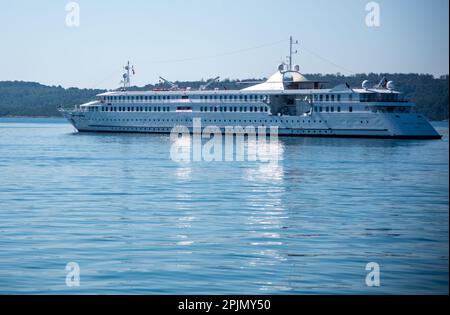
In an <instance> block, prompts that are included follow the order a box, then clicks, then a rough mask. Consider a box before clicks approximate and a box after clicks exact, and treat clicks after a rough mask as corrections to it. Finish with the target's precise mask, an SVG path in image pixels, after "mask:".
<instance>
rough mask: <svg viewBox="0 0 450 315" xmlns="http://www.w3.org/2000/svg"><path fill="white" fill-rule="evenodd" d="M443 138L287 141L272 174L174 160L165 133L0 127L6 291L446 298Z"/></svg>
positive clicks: (1, 288) (0, 288) (0, 285)
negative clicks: (70, 279) (371, 278)
mask: <svg viewBox="0 0 450 315" xmlns="http://www.w3.org/2000/svg"><path fill="white" fill-rule="evenodd" d="M439 128H440V129H439V131H440V132H442V133H444V134H446V135H447V136H445V138H444V140H442V141H400V140H367V139H320V138H280V139H279V140H278V141H279V142H278V144H277V148H276V150H273V151H272V152H277V154H278V155H277V158H276V160H277V163H268V162H261V161H258V160H257V161H238V162H237V161H234V162H203V161H185V162H179V163H178V162H174V161H172V160H170V147H171V144H172V142H171V141H170V139H169V137H168V136H165V135H138V134H93V133H86V134H73V133H72V128H71V127H70V126H69V125H67V124H65V123H59V122H58V123H56V122H55V121H52V120H50V121H46V120H0V174H1V184H0V249H1V250H0V292H2V293H13V292H15V293H64V294H66V293H125V294H126V293H163V294H168V293H174V294H183V293H190V294H196V293H264V294H270V293H295V294H298V293H364V294H365V293H367V294H378V293H391V294H392V293H448V124H447V125H442V126H441V127H439ZM184 141H185V142H184V143H183V144H182V145H183V147H185V148H188V149H189V148H191V146H192V141H190V140H184ZM224 145H225V144H224ZM254 145H255V143H250V146H254ZM224 149H226V148H224ZM70 261H75V262H77V263H78V264H79V265H80V268H81V286H80V287H78V288H69V287H66V286H65V269H64V267H65V265H66V263H68V262H70ZM371 261H375V262H378V263H379V264H380V266H381V272H382V274H381V277H382V278H381V283H382V285H381V287H379V288H368V287H366V286H365V283H364V279H365V275H366V271H365V265H366V263H368V262H371Z"/></svg>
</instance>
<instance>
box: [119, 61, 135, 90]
mask: <svg viewBox="0 0 450 315" xmlns="http://www.w3.org/2000/svg"><path fill="white" fill-rule="evenodd" d="M123 68H124V69H125V71H126V72H125V73H124V74H122V81H120V83H121V84H123V89H124V90H126V89H128V88H129V87H130V84H131V83H130V70H131V72H132V75H134V74H135V72H134V66H131V67H130V62H129V61H128V62H127V64H126V65H125V66H124V67H123Z"/></svg>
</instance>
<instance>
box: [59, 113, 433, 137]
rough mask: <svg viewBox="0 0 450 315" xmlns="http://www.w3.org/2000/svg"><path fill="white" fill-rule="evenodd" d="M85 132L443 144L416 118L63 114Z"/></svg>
mask: <svg viewBox="0 0 450 315" xmlns="http://www.w3.org/2000/svg"><path fill="white" fill-rule="evenodd" d="M64 115H65V117H66V118H67V119H68V120H69V121H70V122H71V123H72V125H73V126H74V127H75V128H76V129H77V130H78V131H80V132H135V133H170V132H171V131H172V129H173V128H174V127H176V126H185V127H187V128H189V130H191V131H192V130H193V120H194V119H195V118H199V119H201V126H202V128H204V127H207V126H216V127H219V128H220V129H222V130H224V129H225V127H235V126H240V127H243V128H245V127H248V126H252V127H254V128H255V129H256V128H258V127H266V128H267V129H269V127H271V126H272V127H277V128H278V134H279V135H280V136H305V137H314V136H316V137H317V136H320V137H367V138H405V139H440V138H441V136H440V135H439V134H438V133H437V132H436V131H435V129H434V128H433V127H432V126H431V124H430V123H429V122H428V121H427V120H426V119H425V118H424V117H423V116H422V115H421V114H417V113H382V114H381V113H313V114H312V115H307V116H272V115H268V114H267V113H253V114H251V113H240V114H239V118H237V117H236V116H237V115H236V113H171V112H167V113H142V112H136V113H133V112H131V113H130V112H122V113H117V112H109V113H104V112H100V113H98V112H70V111H66V112H64Z"/></svg>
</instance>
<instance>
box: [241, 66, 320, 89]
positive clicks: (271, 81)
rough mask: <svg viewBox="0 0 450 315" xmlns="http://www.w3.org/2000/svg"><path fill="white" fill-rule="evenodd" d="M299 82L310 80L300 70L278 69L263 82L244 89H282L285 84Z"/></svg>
mask: <svg viewBox="0 0 450 315" xmlns="http://www.w3.org/2000/svg"><path fill="white" fill-rule="evenodd" d="M300 82H311V81H309V80H308V79H307V78H306V77H305V76H303V75H302V74H301V73H300V72H298V71H295V70H287V71H283V70H278V71H277V72H275V73H274V74H272V75H271V76H270V77H269V78H268V79H267V80H266V81H265V82H263V83H260V84H256V85H253V86H249V87H247V88H245V89H243V90H244V91H283V90H286V85H287V84H295V83H300Z"/></svg>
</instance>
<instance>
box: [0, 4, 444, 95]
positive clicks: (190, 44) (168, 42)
mask: <svg viewBox="0 0 450 315" xmlns="http://www.w3.org/2000/svg"><path fill="white" fill-rule="evenodd" d="M68 2H70V1H64V0H46V1H36V0H34V1H32V0H29V1H24V0H10V1H6V0H0V6H1V10H0V39H1V46H0V47H1V49H0V69H1V70H0V80H24V81H37V82H40V83H43V84H49V85H62V86H64V87H70V86H76V87H88V88H94V87H96V88H114V87H117V86H118V85H119V82H120V76H121V71H122V69H121V67H122V66H123V64H124V63H125V62H126V61H127V60H128V59H129V60H130V61H131V62H132V63H133V64H134V65H135V68H136V76H135V77H134V78H133V82H132V83H134V84H137V85H144V84H146V83H155V82H157V80H158V76H159V75H161V76H163V77H166V78H168V79H171V80H198V79H201V78H205V79H206V78H209V77H213V76H216V75H220V76H221V78H232V79H233V78H240V79H244V78H252V77H256V78H259V77H264V76H269V75H270V74H272V73H273V72H275V71H276V68H277V65H278V64H279V63H280V62H281V61H282V60H283V58H285V57H286V56H287V54H288V49H289V47H288V39H289V35H293V36H294V37H295V38H296V39H298V40H299V42H300V45H299V46H298V47H297V49H298V50H299V54H297V55H295V59H294V60H295V63H296V64H299V65H300V70H301V72H303V73H336V72H341V73H343V74H351V73H352V72H357V73H361V72H406V73H409V72H418V73H431V74H434V75H442V74H448V72H449V61H448V60H449V40H448V37H449V17H448V10H449V5H448V0H427V1H425V0H378V1H376V2H378V3H379V5H380V26H379V27H368V26H367V25H366V15H367V14H368V12H367V11H366V4H367V3H368V2H369V1H366V0H340V1H337V0H276V1H275V0H272V1H269V0H223V1H222V0H209V1H207V0H159V1H153V0H128V1H114V0H108V1H106V0H78V1H75V2H77V3H78V4H79V7H80V25H79V27H68V26H67V25H66V15H67V14H68V12H67V11H66V10H65V7H66V4H67V3H68ZM258 47H259V48H258ZM251 48H252V49H251Z"/></svg>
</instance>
